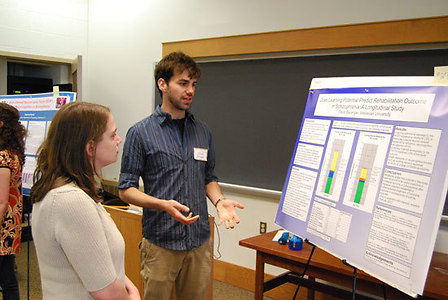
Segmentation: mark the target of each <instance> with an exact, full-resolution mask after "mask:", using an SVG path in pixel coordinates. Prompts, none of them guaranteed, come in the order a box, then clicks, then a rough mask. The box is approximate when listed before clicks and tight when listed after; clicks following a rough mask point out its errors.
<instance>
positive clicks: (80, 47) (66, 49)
mask: <svg viewBox="0 0 448 300" xmlns="http://www.w3.org/2000/svg"><path fill="white" fill-rule="evenodd" d="M87 17H88V0H39V1H33V0H0V50H1V51H10V52H19V53H26V54H35V55H42V56H51V57H59V58H68V59H75V58H76V56H77V55H78V54H80V55H86V54H87V34H88V33H87V21H88V19H87Z"/></svg>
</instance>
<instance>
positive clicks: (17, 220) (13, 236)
mask: <svg viewBox="0 0 448 300" xmlns="http://www.w3.org/2000/svg"><path fill="white" fill-rule="evenodd" d="M0 168H8V169H10V170H11V177H10V184H9V187H10V188H9V201H8V207H7V208H6V214H5V218H4V220H3V222H2V224H1V227H0V255H10V254H16V253H18V252H19V248H20V237H21V234H22V210H23V196H22V168H21V166H20V162H19V157H18V156H17V154H15V153H13V152H11V151H9V150H1V151H0Z"/></svg>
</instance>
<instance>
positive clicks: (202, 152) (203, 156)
mask: <svg viewBox="0 0 448 300" xmlns="http://www.w3.org/2000/svg"><path fill="white" fill-rule="evenodd" d="M207 154H208V149H204V148H196V147H195V148H194V159H195V160H200V161H207Z"/></svg>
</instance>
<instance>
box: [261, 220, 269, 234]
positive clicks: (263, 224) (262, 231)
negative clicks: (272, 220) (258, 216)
mask: <svg viewBox="0 0 448 300" xmlns="http://www.w3.org/2000/svg"><path fill="white" fill-rule="evenodd" d="M267 229H268V225H266V222H260V233H266V230H267Z"/></svg>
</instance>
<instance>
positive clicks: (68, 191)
mask: <svg viewBox="0 0 448 300" xmlns="http://www.w3.org/2000/svg"><path fill="white" fill-rule="evenodd" d="M120 142H121V138H120V136H119V135H118V134H117V129H116V126H115V121H114V118H113V116H112V114H111V113H110V110H109V108H107V107H105V106H102V105H98V104H93V103H87V102H72V103H69V104H66V105H64V106H62V108H61V109H60V110H59V111H58V112H57V113H56V114H55V116H54V118H53V120H52V122H51V125H50V129H49V130H48V134H47V137H46V139H45V140H44V142H43V143H42V145H41V146H40V147H39V149H38V158H37V167H36V170H35V172H34V184H33V186H32V188H31V199H32V201H33V203H34V205H33V217H32V226H31V228H32V229H31V230H32V233H33V239H34V243H35V246H36V252H37V258H38V261H39V269H40V273H41V282H42V294H43V298H44V299H65V300H68V299H77V300H78V299H140V295H139V292H138V290H137V288H136V287H135V285H134V284H133V283H132V282H131V281H130V280H129V279H128V278H127V277H126V275H125V270H124V241H123V237H122V236H121V234H120V232H119V231H118V229H117V227H116V226H115V223H114V222H113V220H112V219H111V217H110V216H109V215H108V214H107V212H106V211H105V210H104V208H103V207H102V206H101V204H100V201H101V198H100V196H99V195H98V181H99V180H101V175H100V172H101V169H102V168H103V167H105V166H107V165H109V164H111V163H114V162H116V161H117V158H118V145H119V144H120Z"/></svg>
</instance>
